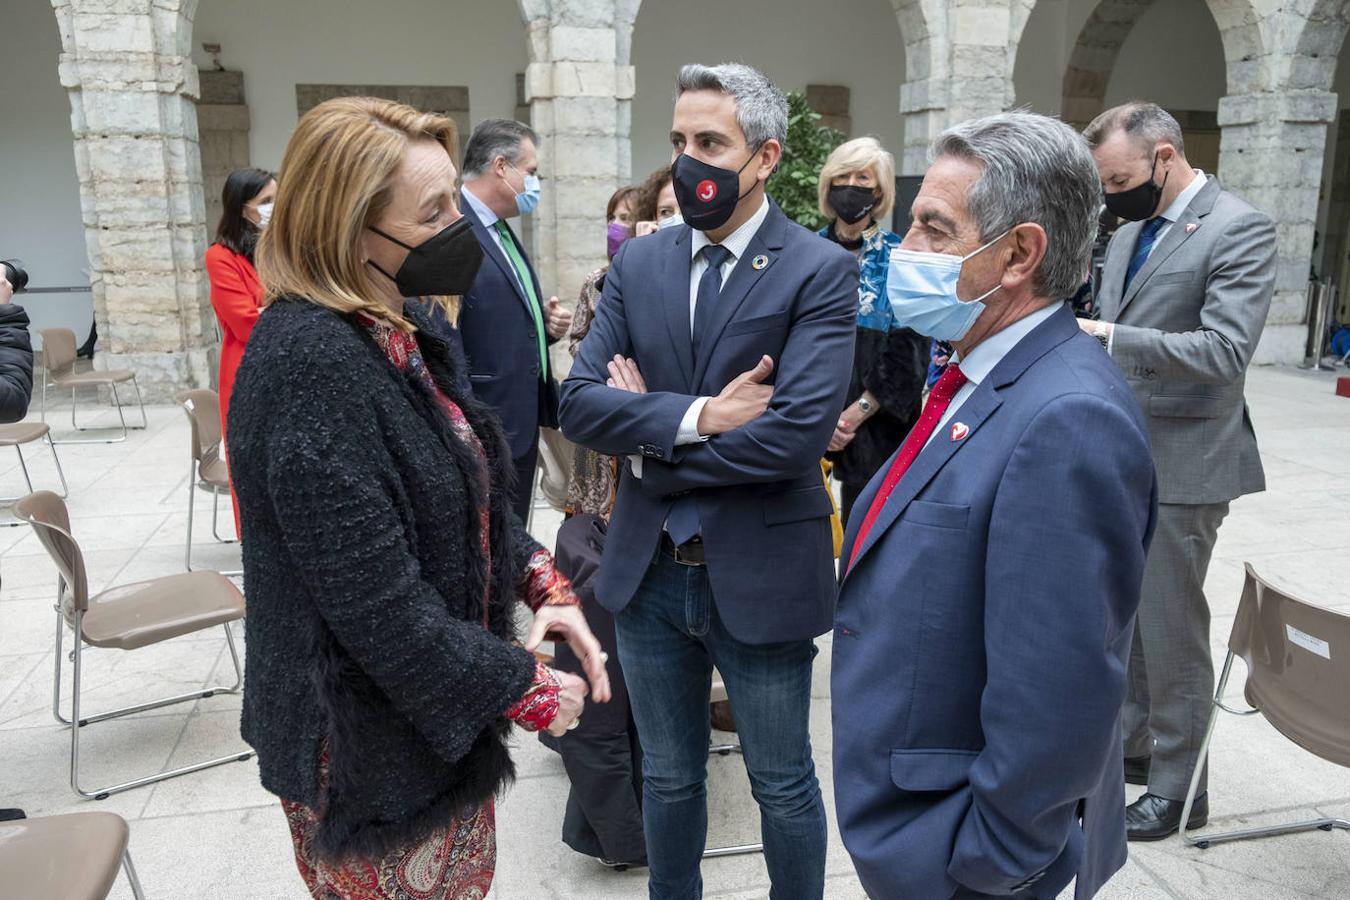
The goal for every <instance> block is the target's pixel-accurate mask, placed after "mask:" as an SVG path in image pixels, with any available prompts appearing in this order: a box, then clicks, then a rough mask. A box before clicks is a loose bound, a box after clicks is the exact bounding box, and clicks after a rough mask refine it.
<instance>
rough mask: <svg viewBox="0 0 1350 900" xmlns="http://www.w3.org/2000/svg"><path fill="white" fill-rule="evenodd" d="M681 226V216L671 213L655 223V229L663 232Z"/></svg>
mask: <svg viewBox="0 0 1350 900" xmlns="http://www.w3.org/2000/svg"><path fill="white" fill-rule="evenodd" d="M683 224H684V217H683V216H681V215H680V214H679V213H671V214H670V215H668V216H666V217H665V218H664V219H658V220H657V222H656V227H657V228H659V229H662V230H664V229H666V228H674V227H675V226H676V225H683Z"/></svg>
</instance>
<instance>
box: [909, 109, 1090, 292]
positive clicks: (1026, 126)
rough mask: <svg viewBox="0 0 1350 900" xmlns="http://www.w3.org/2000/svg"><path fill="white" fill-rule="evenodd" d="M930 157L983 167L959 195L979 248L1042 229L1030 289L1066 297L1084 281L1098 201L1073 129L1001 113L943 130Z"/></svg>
mask: <svg viewBox="0 0 1350 900" xmlns="http://www.w3.org/2000/svg"><path fill="white" fill-rule="evenodd" d="M929 155H930V159H932V160H937V159H938V158H940V157H943V156H952V157H956V158H958V159H964V160H968V161H969V162H972V163H974V164H976V165H977V166H979V167H980V168H981V169H983V171H982V172H981V173H980V177H979V178H978V179H976V181H975V184H974V185H972V186H971V188H970V193H969V194H968V195H967V197H966V206H967V209H968V210H969V212H970V215H971V217H972V218H973V219H974V220H975V223H976V225H977V226H978V227H979V230H980V242H981V243H984V242H986V241H990V240H993V239H994V238H997V237H998V236H999V235H1001V234H1003V233H1004V232H1006V231H1008V230H1009V229H1011V228H1013V227H1015V226H1017V225H1021V224H1023V223H1025V222H1034V223H1036V224H1037V225H1040V226H1041V227H1042V228H1044V229H1045V233H1046V236H1047V238H1048V240H1047V246H1046V250H1045V258H1044V259H1042V260H1041V265H1040V268H1039V269H1038V270H1037V272H1036V275H1035V277H1034V278H1033V280H1032V287H1033V289H1034V290H1035V292H1036V293H1037V294H1038V295H1039V296H1042V297H1052V298H1055V299H1065V298H1067V297H1071V296H1073V294H1074V292H1075V291H1077V290H1078V288H1079V287H1081V286H1082V284H1083V280H1084V279H1085V278H1087V276H1088V268H1089V265H1090V264H1091V261H1092V244H1093V241H1094V239H1095V238H1096V236H1097V214H1098V210H1099V209H1100V208H1101V203H1102V183H1101V180H1100V178H1099V176H1098V175H1097V166H1096V164H1095V163H1094V162H1093V161H1092V154H1091V153H1090V152H1088V148H1087V144H1086V143H1085V142H1084V141H1083V139H1082V138H1081V137H1080V136H1079V135H1078V133H1077V132H1075V131H1074V130H1073V129H1072V128H1070V127H1069V126H1068V125H1065V124H1064V123H1063V122H1061V121H1059V120H1058V119H1052V118H1049V117H1048V116H1042V115H1037V114H1036V113H1030V112H1022V111H1014V112H1006V113H1000V114H999V115H995V116H987V117H985V118H983V119H972V120H971V121H969V122H962V123H961V124H960V125H955V126H953V127H951V128H948V129H947V130H946V131H944V132H943V133H942V134H940V135H939V136H938V138H937V140H936V141H934V142H933V147H932V150H931V151H930V154H929Z"/></svg>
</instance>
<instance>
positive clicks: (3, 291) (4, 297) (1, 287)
mask: <svg viewBox="0 0 1350 900" xmlns="http://www.w3.org/2000/svg"><path fill="white" fill-rule="evenodd" d="M13 297H14V285H12V284H10V283H9V279H8V278H6V277H5V276H4V275H0V306H4V305H5V304H6V303H8V302H9V301H10V300H11V299H12V298H13Z"/></svg>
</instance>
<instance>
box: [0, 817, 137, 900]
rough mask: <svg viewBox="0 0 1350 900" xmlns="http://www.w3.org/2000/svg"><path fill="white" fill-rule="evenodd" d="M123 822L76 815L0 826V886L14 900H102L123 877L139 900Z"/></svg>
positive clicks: (1, 823)
mask: <svg viewBox="0 0 1350 900" xmlns="http://www.w3.org/2000/svg"><path fill="white" fill-rule="evenodd" d="M129 836H130V835H129V832H128V829H127V823H126V820H124V819H123V818H122V817H121V816H119V815H116V814H115V813H109V812H82V813H71V814H69V815H64V816H44V817H42V818H38V819H18V820H15V821H12V822H0V884H3V885H4V895H5V896H6V897H15V898H28V897H33V898H38V897H43V898H46V897H53V898H55V897H59V898H61V900H102V898H104V897H107V896H108V892H109V891H111V890H112V886H113V882H114V881H116V880H117V870H118V869H119V868H121V869H122V870H123V871H125V872H126V873H127V881H129V882H130V883H131V894H132V896H133V897H135V898H136V900H144V898H145V894H144V893H143V892H142V891H141V882H140V879H139V878H137V877H136V867H135V866H133V865H132V864H131V853H130V852H129V851H128V850H127V839H128V837H129Z"/></svg>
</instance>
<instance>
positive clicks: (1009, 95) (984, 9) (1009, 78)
mask: <svg viewBox="0 0 1350 900" xmlns="http://www.w3.org/2000/svg"><path fill="white" fill-rule="evenodd" d="M892 3H893V5H894V6H895V9H896V16H897V18H898V19H899V22H900V31H901V34H902V35H903V36H904V40H905V68H906V80H905V84H904V85H903V86H902V87H901V89H900V113H901V115H902V116H904V120H905V147H904V152H903V154H902V159H901V163H900V174H902V175H920V174H922V173H923V172H924V170H925V169H927V168H928V145H929V144H930V143H931V142H932V140H933V139H934V138H935V137H937V136H938V134H940V133H941V132H942V130H943V129H944V128H946V127H947V126H949V125H953V124H955V123H957V122H963V121H965V120H967V119H973V118H977V117H979V116H987V115H992V114H994V113H997V112H1002V111H1003V110H1005V109H1008V108H1009V107H1010V106H1011V105H1012V103H1013V100H1014V97H1015V93H1014V89H1013V66H1014V65H1015V64H1016V61H1017V45H1018V43H1019V41H1020V40H1021V37H1022V29H1023V28H1025V27H1026V23H1027V18H1028V17H1029V16H1030V14H1031V8H1032V6H1033V5H1034V2H1033V0H892Z"/></svg>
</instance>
